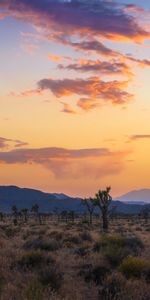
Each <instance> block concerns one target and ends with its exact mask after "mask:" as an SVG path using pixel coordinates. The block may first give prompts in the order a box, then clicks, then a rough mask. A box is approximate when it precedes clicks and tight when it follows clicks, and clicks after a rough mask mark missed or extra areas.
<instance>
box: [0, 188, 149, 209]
mask: <svg viewBox="0 0 150 300" xmlns="http://www.w3.org/2000/svg"><path fill="white" fill-rule="evenodd" d="M148 202H149V204H148ZM146 203H147V204H146ZM34 204H38V206H39V210H40V211H41V212H52V211H63V210H74V211H76V212H84V211H85V207H84V206H83V205H82V204H81V198H73V197H70V196H67V195H65V194H57V193H44V192H42V191H39V190H35V189H29V188H20V187H17V186H0V211H1V212H5V213H8V212H10V211H11V208H12V206H13V205H16V206H17V208H18V209H19V210H20V209H22V208H28V209H31V207H32V205H34ZM112 207H115V210H116V211H117V212H119V213H125V214H133V213H135V214H138V213H139V212H140V211H141V210H142V209H143V208H145V207H146V208H147V209H150V189H145V190H139V191H131V192H129V193H127V194H125V195H122V196H120V197H118V198H117V199H116V200H115V199H114V200H113V201H112V202H111V205H110V209H111V208H112Z"/></svg>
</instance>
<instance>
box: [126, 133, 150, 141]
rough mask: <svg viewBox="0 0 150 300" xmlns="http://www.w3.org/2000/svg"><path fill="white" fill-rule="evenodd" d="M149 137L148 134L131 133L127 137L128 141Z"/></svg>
mask: <svg viewBox="0 0 150 300" xmlns="http://www.w3.org/2000/svg"><path fill="white" fill-rule="evenodd" d="M143 139H150V134H133V135H131V136H130V137H129V141H130V142H131V141H136V140H143Z"/></svg>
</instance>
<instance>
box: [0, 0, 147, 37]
mask: <svg viewBox="0 0 150 300" xmlns="http://www.w3.org/2000/svg"><path fill="white" fill-rule="evenodd" d="M0 8H1V9H3V10H5V12H6V11H7V12H8V14H9V15H11V16H13V17H15V18H17V19H21V20H25V21H27V22H29V23H32V24H34V25H36V26H39V27H42V28H44V30H45V31H47V32H52V31H53V32H54V33H55V35H58V36H60V37H61V38H62V37H63V36H70V34H71V35H76V34H78V35H80V36H85V35H89V34H91V35H92V36H99V37H105V38H107V39H112V40H113V39H114V40H115V39H116V38H117V39H118V38H121V39H124V40H126V39H132V40H135V41H137V40H144V39H145V38H147V37H149V33H148V32H147V31H146V30H144V29H143V28H142V27H141V26H140V25H139V24H138V23H137V21H136V20H135V18H134V17H133V16H132V15H129V14H128V13H127V12H125V11H124V6H121V5H119V4H117V3H116V2H113V3H112V2H110V1H109V2H108V1H97V0H93V1H91V0H72V1H65V0H64V1H60V0H55V1H53V0H49V1H47V0H36V1H35V0H2V1H1V2H0Z"/></svg>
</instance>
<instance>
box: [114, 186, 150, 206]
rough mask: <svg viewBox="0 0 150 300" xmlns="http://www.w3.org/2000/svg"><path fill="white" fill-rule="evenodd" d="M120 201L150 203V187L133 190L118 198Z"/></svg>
mask: <svg viewBox="0 0 150 300" xmlns="http://www.w3.org/2000/svg"><path fill="white" fill-rule="evenodd" d="M117 200H119V201H123V202H128V203H131V204H133V203H138V204H145V203H150V189H142V190H135V191H131V192H129V193H127V194H124V195H122V196H120V197H118V198H117Z"/></svg>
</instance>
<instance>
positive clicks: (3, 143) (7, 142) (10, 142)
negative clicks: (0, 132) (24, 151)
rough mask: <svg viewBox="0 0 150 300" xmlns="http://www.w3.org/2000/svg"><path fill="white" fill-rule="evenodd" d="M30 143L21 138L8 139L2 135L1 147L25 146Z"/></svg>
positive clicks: (0, 139) (0, 138)
mask: <svg viewBox="0 0 150 300" xmlns="http://www.w3.org/2000/svg"><path fill="white" fill-rule="evenodd" d="M27 145H28V143H26V142H23V141H20V140H14V139H8V138H4V137H0V149H5V148H10V147H13V146H14V147H16V148H19V147H23V146H27Z"/></svg>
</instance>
